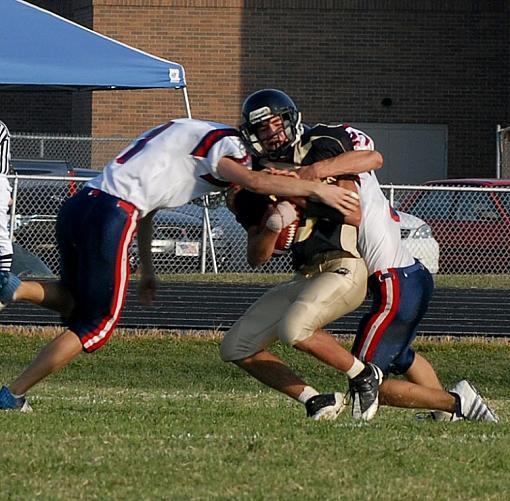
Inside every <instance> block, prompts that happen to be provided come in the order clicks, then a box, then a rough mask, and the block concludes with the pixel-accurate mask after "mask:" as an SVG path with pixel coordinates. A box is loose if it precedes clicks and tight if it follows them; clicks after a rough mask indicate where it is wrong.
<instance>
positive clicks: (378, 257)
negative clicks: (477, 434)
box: [299, 125, 497, 422]
mask: <svg viewBox="0 0 510 501" xmlns="http://www.w3.org/2000/svg"><path fill="white" fill-rule="evenodd" d="M344 127H345V129H346V130H347V132H349V133H350V136H351V140H352V142H353V146H354V148H355V149H359V150H373V149H374V143H373V141H372V139H371V138H370V137H369V136H367V135H366V134H365V133H363V132H362V131H358V130H356V129H353V128H352V127H349V126H347V125H345V126H344ZM319 167H320V170H317V169H316V170H315V171H312V170H311V169H308V171H307V167H304V168H302V169H301V170H300V171H299V175H300V176H302V177H303V178H305V179H317V178H319V179H320V178H325V177H328V176H333V175H335V174H337V173H338V172H337V171H336V170H335V166H334V164H332V163H330V164H322V165H321V166H319ZM358 177H359V191H358V193H359V195H360V202H361V223H360V225H359V232H358V243H359V248H360V253H361V255H362V257H363V259H364V260H365V263H366V265H367V268H368V274H369V279H368V288H369V290H370V292H371V295H372V299H373V302H372V307H371V310H370V312H369V313H368V314H367V315H365V316H364V317H363V318H362V320H361V322H360V325H359V327H358V332H357V335H356V338H355V341H354V345H353V354H354V355H355V356H356V357H357V358H359V359H360V360H362V361H364V362H371V363H373V364H376V365H377V366H378V367H380V368H381V369H382V371H383V373H384V375H385V377H386V376H388V375H389V374H390V373H392V374H397V375H399V374H403V375H405V377H406V378H407V379H408V381H402V380H396V379H387V378H385V379H384V382H383V383H382V385H381V387H380V390H379V391H380V403H382V404H385V405H393V406H398V407H412V408H420V409H435V410H436V411H441V412H434V413H432V416H433V417H435V418H441V419H443V418H447V419H450V420H458V419H469V420H476V421H489V422H494V421H497V417H496V415H495V414H494V412H493V411H492V410H491V409H490V408H489V407H488V406H487V405H486V404H485V402H484V401H483V400H482V398H481V397H480V395H479V394H478V392H477V391H476V389H474V387H473V386H472V385H471V384H470V383H469V382H468V381H465V380H462V381H460V382H458V383H457V384H456V385H455V386H454V387H453V388H452V389H451V391H450V392H447V391H445V390H444V389H443V386H442V384H441V383H440V381H439V378H438V376H437V374H436V372H435V371H434V369H433V367H432V366H431V365H430V363H429V362H428V361H427V360H426V359H425V358H424V357H423V356H421V355H419V354H418V353H416V352H415V351H414V350H413V348H412V347H411V343H412V342H413V340H414V338H415V337H416V331H417V327H418V324H419V322H420V320H421V319H422V318H423V316H424V315H425V312H426V310H427V307H428V304H429V301H430V298H431V296H432V292H433V288H434V284H433V280H432V276H431V275H430V273H429V271H428V270H427V269H426V268H425V266H423V265H422V264H421V263H420V262H419V261H418V260H416V259H415V258H414V257H413V256H411V255H410V254H409V252H408V251H407V250H406V249H405V247H404V246H403V244H402V241H401V236H400V222H399V215H398V213H397V212H396V211H395V210H394V209H393V207H391V206H390V204H389V202H388V200H387V199H386V197H385V196H384V194H383V192H382V190H381V188H380V186H379V183H378V181H377V178H376V175H375V173H374V172H363V173H360V174H359V176H358ZM361 418H362V419H366V418H367V416H363V415H362V416H361Z"/></svg>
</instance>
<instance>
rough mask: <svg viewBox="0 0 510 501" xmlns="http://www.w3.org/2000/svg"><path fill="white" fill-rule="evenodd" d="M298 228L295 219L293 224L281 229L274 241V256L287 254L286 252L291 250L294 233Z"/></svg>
mask: <svg viewBox="0 0 510 501" xmlns="http://www.w3.org/2000/svg"><path fill="white" fill-rule="evenodd" d="M298 228H299V219H296V220H295V221H294V222H292V223H290V224H289V226H287V227H286V228H283V230H282V231H280V234H279V235H278V238H277V239H276V243H275V245H274V251H273V254H274V255H281V254H285V253H287V251H288V250H289V249H290V248H291V246H292V244H293V243H294V240H295V238H296V233H297V230H298Z"/></svg>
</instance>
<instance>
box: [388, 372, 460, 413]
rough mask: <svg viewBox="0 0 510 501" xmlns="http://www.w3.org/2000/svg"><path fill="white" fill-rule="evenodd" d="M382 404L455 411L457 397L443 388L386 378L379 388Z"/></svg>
mask: <svg viewBox="0 0 510 501" xmlns="http://www.w3.org/2000/svg"><path fill="white" fill-rule="evenodd" d="M379 395H380V402H381V405H391V406H393V407H405V408H413V409H435V410H439V411H444V412H448V413H454V412H455V409H456V400H455V397H454V396H453V395H452V394H450V393H448V392H447V391H445V390H443V389H442V388H430V387H426V386H422V385H420V384H415V383H411V382H409V381H403V380H399V379H386V380H385V381H384V382H383V384H382V385H381V387H380V389H379Z"/></svg>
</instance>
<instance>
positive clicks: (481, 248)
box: [11, 176, 510, 275]
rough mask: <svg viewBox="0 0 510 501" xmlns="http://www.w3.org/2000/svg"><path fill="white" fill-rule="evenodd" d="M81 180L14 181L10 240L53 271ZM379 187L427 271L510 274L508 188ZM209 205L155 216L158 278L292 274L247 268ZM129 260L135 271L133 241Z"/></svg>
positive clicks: (240, 247) (286, 263) (222, 216)
mask: <svg viewBox="0 0 510 501" xmlns="http://www.w3.org/2000/svg"><path fill="white" fill-rule="evenodd" d="M85 180H86V179H84V178H69V177H60V178H58V177H48V176H12V183H13V188H14V189H13V198H14V205H13V207H12V215H11V227H12V235H13V240H14V241H16V242H17V243H18V244H19V245H21V246H22V247H24V248H25V249H26V250H28V251H30V252H32V253H33V254H35V255H37V256H38V257H40V258H41V259H42V261H43V262H44V263H45V264H46V265H47V266H48V267H49V268H50V269H51V271H52V272H53V273H55V274H58V265H59V264H58V263H59V257H58V250H57V246H56V241H55V236H54V228H55V221H56V217H57V213H58V209H59V207H60V206H61V204H62V202H63V201H64V200H65V199H67V198H68V197H69V196H71V195H72V194H73V193H75V191H76V190H77V189H80V187H81V186H82V185H83V183H84V182H85ZM384 190H385V192H386V195H387V196H388V198H389V199H390V200H391V201H392V203H393V205H394V207H395V208H396V209H397V210H398V211H399V212H400V219H401V237H402V241H403V243H404V245H405V246H406V247H407V248H408V249H409V250H410V251H411V253H412V254H413V255H414V256H415V257H417V258H419V259H420V260H422V262H423V263H424V264H426V265H427V267H428V268H429V269H430V270H431V271H432V272H434V273H442V274H480V273H484V274H485V273H491V274H503V273H505V274H506V273H510V245H509V242H510V188H506V189H504V188H498V189H496V188H494V189H487V188H462V187H424V186H385V187H384ZM208 205H209V206H208V208H207V214H205V207H204V202H200V203H190V204H187V205H185V206H183V207H181V208H177V209H163V210H160V211H158V213H157V214H156V216H155V218H154V236H153V242H152V253H153V259H154V263H155V267H156V270H157V272H158V273H159V274H163V275H164V274H170V273H195V272H200V271H207V272H213V271H219V272H250V271H257V272H262V273H264V272H265V273H287V272H291V271H292V266H291V260H290V256H289V255H284V256H281V257H275V258H273V259H271V260H270V261H269V263H267V264H266V265H264V266H263V267H262V268H258V269H257V270H252V269H251V268H250V267H249V265H248V263H247V261H246V232H245V231H244V229H243V228H242V227H241V226H240V225H239V224H238V223H237V222H236V221H235V218H234V216H233V214H232V213H231V212H230V211H229V210H228V209H227V208H226V207H225V204H224V201H223V197H221V196H215V197H212V199H211V200H210V201H209V204H208ZM206 216H207V217H206ZM211 243H212V245H211ZM130 261H131V265H132V268H133V269H136V268H137V266H138V254H137V245H136V241H135V242H134V243H133V246H132V247H131V251H130Z"/></svg>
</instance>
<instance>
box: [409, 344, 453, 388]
mask: <svg viewBox="0 0 510 501" xmlns="http://www.w3.org/2000/svg"><path fill="white" fill-rule="evenodd" d="M404 375H405V377H406V378H407V380H408V381H410V382H411V383H415V384H419V385H421V386H425V387H427V388H434V389H436V390H442V389H443V388H444V386H443V385H442V384H441V381H440V380H439V377H438V375H437V373H436V371H435V370H434V367H432V365H431V363H430V362H429V361H428V360H427V359H426V358H425V357H423V356H422V355H420V354H419V353H415V355H414V361H413V363H412V364H411V366H410V367H409V369H407V371H406V372H405V374H404Z"/></svg>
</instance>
